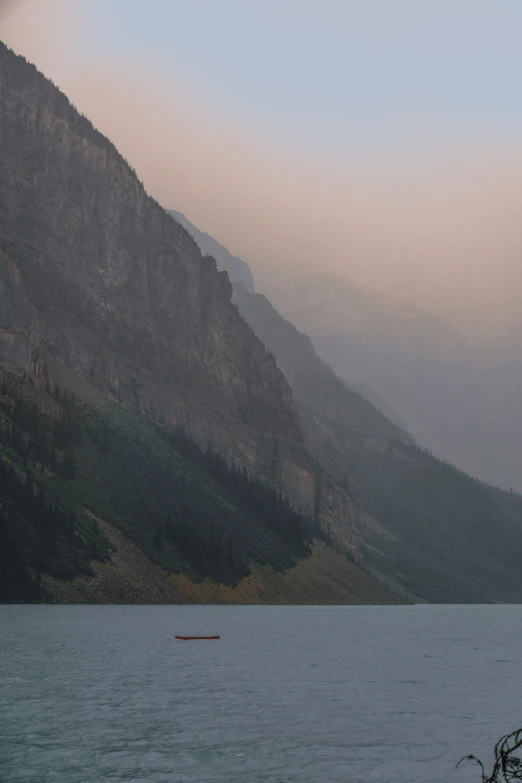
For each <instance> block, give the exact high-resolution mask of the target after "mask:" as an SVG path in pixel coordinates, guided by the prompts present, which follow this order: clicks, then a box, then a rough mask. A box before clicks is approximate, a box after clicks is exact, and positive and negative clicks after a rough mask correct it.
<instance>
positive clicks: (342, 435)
mask: <svg viewBox="0 0 522 783" xmlns="http://www.w3.org/2000/svg"><path fill="white" fill-rule="evenodd" d="M234 301H235V302H236V303H237V306H238V308H239V311H240V313H241V314H242V315H243V317H244V318H245V319H246V320H247V322H248V323H249V324H250V325H251V326H252V328H253V329H254V331H255V333H256V334H257V335H258V336H259V337H260V338H261V339H262V341H263V343H264V344H265V345H266V346H267V348H268V349H269V350H270V351H272V352H273V354H274V356H275V358H276V360H277V364H278V366H279V367H280V368H281V369H282V370H283V372H284V374H285V376H286V378H287V380H288V381H289V383H290V386H291V387H292V389H293V392H294V395H295V398H296V400H297V402H298V406H299V411H300V415H301V421H302V423H303V427H304V432H305V437H306V440H307V444H308V448H309V449H310V450H311V452H312V453H313V454H314V455H315V457H316V459H317V460H318V461H319V463H320V464H321V465H322V466H323V468H324V470H325V477H324V480H323V481H321V484H320V492H321V500H322V502H324V501H325V500H326V499H327V497H328V492H329V485H328V476H333V477H335V479H336V480H337V481H340V482H345V486H346V487H347V489H348V490H349V492H350V494H351V495H352V496H353V497H354V498H355V501H356V508H357V525H358V528H359V530H360V532H361V537H362V542H361V546H362V551H363V552H364V564H365V566H366V568H367V569H368V571H369V572H371V573H373V574H375V575H377V576H378V577H379V578H380V579H381V580H383V581H384V582H385V583H387V584H389V585H390V586H391V587H392V589H393V590H395V591H396V592H398V594H399V595H402V596H404V597H405V598H409V599H414V600H416V599H418V598H419V597H420V598H423V599H425V600H428V601H435V602H453V601H455V600H457V601H458V602H460V601H464V602H469V601H471V602H479V603H480V602H483V601H488V600H491V597H492V596H493V595H494V594H495V595H497V596H500V595H502V596H503V597H502V598H500V600H501V601H506V600H507V601H510V600H513V595H515V594H516V595H521V592H520V591H521V584H520V582H519V577H518V567H517V566H516V559H517V558H516V557H515V556H514V555H513V553H512V552H511V553H510V552H509V551H508V549H509V548H510V547H512V546H515V547H518V546H519V545H521V544H522V498H521V497H520V496H518V495H516V494H514V493H512V494H508V493H503V492H499V491H497V490H494V489H491V488H489V487H487V486H486V485H484V484H481V483H480V482H478V481H477V480H475V479H472V478H470V477H469V476H466V475H465V474H464V473H462V472H461V471H459V470H457V469H456V468H454V467H453V466H451V465H448V464H447V463H444V462H441V461H440V460H437V459H435V458H434V457H433V456H432V455H431V454H430V453H428V452H427V451H425V450H423V449H422V448H420V447H419V446H418V445H417V444H416V443H415V442H414V441H413V440H412V438H411V436H410V435H409V434H408V433H407V432H405V431H404V430H403V429H401V427H400V426H397V424H396V423H393V422H392V421H390V420H389V419H387V418H386V416H385V415H383V413H382V412H381V411H379V410H378V409H377V408H376V407H374V406H373V405H372V404H370V402H368V401H367V400H366V399H365V398H364V397H363V396H361V395H360V394H359V393H357V391H355V390H353V389H351V388H350V387H349V386H348V385H347V384H346V383H345V382H343V381H342V380H341V379H340V378H339V377H337V376H336V375H335V373H334V372H333V371H332V369H331V368H330V366H328V364H326V363H325V362H324V361H323V360H322V359H320V358H319V356H318V355H317V353H316V352H315V350H314V346H313V344H312V341H311V340H310V338H309V337H307V336H305V335H304V334H302V333H300V332H299V331H298V330H297V329H296V327H295V326H294V325H293V324H292V323H291V322H290V321H288V320H286V319H285V318H283V317H282V316H281V314H280V313H279V312H278V311H277V310H276V309H275V307H274V306H273V305H272V304H271V303H270V302H269V301H268V299H267V297H265V296H264V295H262V294H252V293H249V292H248V291H247V290H246V289H245V288H244V286H242V285H241V284H236V285H235V286H234ZM374 301H375V300H374ZM403 307H404V305H402V304H401V305H400V307H399V309H402V308H403ZM409 311H410V310H409V308H408V307H406V312H409ZM414 312H416V310H414ZM423 317H424V316H423V315H422V311H421V318H423ZM426 320H427V322H428V323H430V322H431V318H430V316H429V314H428V315H427V316H426ZM442 334H443V335H444V339H445V338H446V335H447V334H448V332H446V330H445V329H444V328H442ZM449 337H450V339H451V331H450V332H449ZM435 344H437V340H435ZM441 347H442V348H444V349H445V346H444V341H442V346H441V345H439V346H438V348H439V349H440V348H441ZM447 348H448V351H449V352H450V354H451V352H452V350H453V348H452V346H451V345H449V346H447ZM458 350H459V347H458V346H457V352H458ZM348 372H349V365H347V374H348ZM370 391H371V390H370ZM493 519H494V520H495V521H494V522H493ZM515 542H517V543H516V544H515ZM506 547H507V548H506ZM508 585H510V586H508ZM457 596H458V598H456V597H457Z"/></svg>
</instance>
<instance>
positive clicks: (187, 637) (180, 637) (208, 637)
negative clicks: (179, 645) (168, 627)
mask: <svg viewBox="0 0 522 783" xmlns="http://www.w3.org/2000/svg"><path fill="white" fill-rule="evenodd" d="M176 639H183V641H184V642H192V641H194V640H195V639H219V636H176Z"/></svg>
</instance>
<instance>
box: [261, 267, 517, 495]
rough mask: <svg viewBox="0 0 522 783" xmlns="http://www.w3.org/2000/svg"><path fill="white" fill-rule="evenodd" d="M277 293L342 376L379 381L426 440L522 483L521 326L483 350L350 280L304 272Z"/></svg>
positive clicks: (491, 474) (464, 463) (482, 473)
mask: <svg viewBox="0 0 522 783" xmlns="http://www.w3.org/2000/svg"><path fill="white" fill-rule="evenodd" d="M270 298H271V300H272V301H273V302H274V304H275V305H276V307H278V309H279V311H280V312H281V313H282V314H283V315H284V316H285V317H288V318H290V319H291V320H292V322H293V323H295V324H296V326H297V327H298V328H299V329H301V330H302V331H304V332H306V333H307V334H309V335H310V337H311V338H312V342H313V344H314V346H315V348H316V350H317V352H318V353H319V355H320V356H321V357H322V358H323V359H324V360H325V361H326V362H328V364H329V365H330V366H331V367H333V369H334V370H335V371H336V372H337V373H338V374H339V375H341V376H342V377H344V378H347V379H348V382H349V383H350V384H351V383H352V382H353V383H354V384H357V383H362V384H365V385H368V386H370V387H371V388H372V389H373V390H374V391H375V392H376V393H377V394H378V395H379V396H380V397H382V399H383V400H385V402H386V404H387V405H388V406H389V407H390V409H391V410H392V411H393V412H394V414H395V415H396V416H397V417H398V419H399V420H400V421H402V422H404V425H405V426H406V428H407V429H408V431H409V432H411V433H412V435H413V436H414V437H415V438H416V439H417V440H418V441H419V442H420V443H422V444H424V445H425V446H427V447H429V448H430V449H431V450H432V451H433V452H434V453H435V454H437V455H438V456H440V457H442V458H445V459H448V460H449V461H451V462H453V463H454V464H456V465H458V466H459V467H461V468H462V469H463V470H466V471H467V472H469V473H471V474H473V475H475V476H477V477H479V478H481V479H483V480H486V481H489V482H491V483H494V484H499V485H501V486H504V487H506V488H509V487H511V486H513V487H515V488H517V489H522V403H521V402H520V400H521V397H520V393H519V390H520V388H522V387H521V378H522V373H520V371H519V370H517V369H516V368H517V367H520V361H518V360H517V351H516V349H513V347H512V346H513V344H515V345H516V344H517V336H516V334H517V333H516V328H514V329H513V331H512V333H511V334H512V336H511V338H510V337H509V336H506V338H505V339H502V340H499V341H497V342H496V343H495V344H492V345H490V346H485V347H484V350H483V352H482V356H481V357H480V358H479V357H477V355H476V353H475V351H473V350H472V349H471V348H470V347H469V346H467V345H466V343H465V342H464V341H463V340H462V339H461V338H460V337H459V335H458V334H456V333H455V332H454V331H453V330H451V329H450V328H449V327H448V326H447V325H446V324H445V323H444V322H443V321H442V320H441V319H439V318H436V317H434V316H432V315H430V314H429V313H426V312H424V311H422V310H421V309H420V308H417V307H415V306H413V305H409V304H407V303H403V302H400V301H398V300H395V299H392V298H391V297H387V296H384V295H381V294H376V293H375V292H373V291H370V290H368V289H366V288H364V287H362V286H360V285H358V284H355V283H353V282H352V281H350V280H347V279H343V278H335V277H332V276H312V277H309V278H304V279H303V278H301V279H300V280H296V281H293V282H292V283H290V284H285V285H284V286H279V287H277V288H274V289H271V290H270ZM504 346H505V348H504ZM508 346H511V347H508ZM506 355H507V356H509V358H508V359H507V360H506V359H504V360H503V361H501V360H500V357H502V356H504V357H506Z"/></svg>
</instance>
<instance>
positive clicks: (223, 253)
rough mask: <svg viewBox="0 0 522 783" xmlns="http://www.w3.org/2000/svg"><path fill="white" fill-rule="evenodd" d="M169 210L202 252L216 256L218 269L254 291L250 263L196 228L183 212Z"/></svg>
mask: <svg viewBox="0 0 522 783" xmlns="http://www.w3.org/2000/svg"><path fill="white" fill-rule="evenodd" d="M168 212H169V214H170V215H172V217H173V218H175V219H176V220H177V221H178V223H180V224H181V225H182V226H183V227H184V228H186V229H187V231H188V232H189V234H190V235H191V236H192V237H194V239H195V240H196V242H197V243H198V246H199V248H200V250H201V252H202V253H204V254H206V255H209V256H212V257H213V258H215V260H216V264H217V267H218V269H220V270H222V271H224V272H227V273H228V276H229V278H230V280H231V282H232V283H241V284H242V285H244V286H245V288H246V290H247V291H250V292H251V293H253V292H254V278H253V276H252V272H251V271H250V267H249V266H248V264H246V263H245V262H244V261H243V260H242V259H241V258H238V257H237V256H233V255H232V254H231V253H229V251H228V250H227V248H226V247H225V246H224V245H220V244H219V242H216V240H215V239H213V237H211V236H210V235H209V234H207V233H205V232H204V231H200V230H199V229H198V228H196V226H195V225H194V224H193V223H191V222H190V220H188V219H187V218H186V217H185V215H184V214H183V213H182V212H177V211H176V210H174V209H170V210H168Z"/></svg>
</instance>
